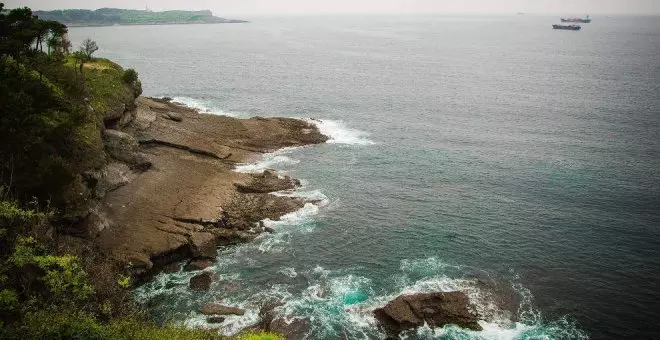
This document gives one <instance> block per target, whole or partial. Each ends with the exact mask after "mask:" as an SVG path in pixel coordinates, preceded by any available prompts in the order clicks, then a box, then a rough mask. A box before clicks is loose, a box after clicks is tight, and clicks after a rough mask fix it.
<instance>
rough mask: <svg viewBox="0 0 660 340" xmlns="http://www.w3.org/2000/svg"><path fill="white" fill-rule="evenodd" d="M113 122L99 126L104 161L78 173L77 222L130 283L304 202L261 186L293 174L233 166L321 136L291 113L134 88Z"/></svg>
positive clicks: (244, 238) (197, 264) (203, 257)
mask: <svg viewBox="0 0 660 340" xmlns="http://www.w3.org/2000/svg"><path fill="white" fill-rule="evenodd" d="M134 104H135V105H130V107H131V111H130V114H127V115H126V117H127V118H126V119H125V121H123V122H122V124H117V125H113V126H112V128H107V129H106V130H105V131H104V133H103V141H104V147H105V150H106V152H107V154H108V155H109V156H110V158H111V163H110V164H109V165H108V166H107V169H99V171H96V172H90V173H88V174H86V176H85V180H86V182H87V183H89V186H90V187H91V190H90V191H92V192H93V193H94V197H96V198H95V199H97V200H98V203H97V204H96V207H95V210H94V213H93V214H92V213H88V214H84V215H83V216H86V217H83V218H82V219H83V220H82V221H81V222H80V225H81V228H80V229H82V230H85V235H87V237H88V238H89V239H91V240H93V241H94V243H96V244H97V246H98V248H99V250H100V251H101V252H103V253H104V254H106V255H108V256H109V257H112V258H114V259H116V260H118V261H119V262H121V263H124V264H126V265H127V266H128V267H129V268H130V270H131V273H132V275H133V277H134V278H135V279H136V280H137V282H144V281H147V280H149V279H150V278H151V277H153V275H155V274H157V273H158V272H160V271H161V270H163V269H169V270H172V271H177V270H178V269H179V267H177V266H172V267H169V265H171V264H173V263H181V262H183V261H187V260H193V262H192V263H190V265H188V266H187V268H186V270H200V269H203V268H205V267H208V266H209V265H210V264H211V262H210V261H212V260H214V259H215V258H216V256H217V247H218V246H225V245H228V244H235V243H243V242H249V241H251V240H253V239H254V238H255V237H257V236H258V235H259V234H260V233H263V232H271V231H272V230H266V228H264V227H262V226H259V224H258V221H260V220H263V219H271V220H277V219H279V217H281V216H282V215H285V214H287V213H290V212H293V211H296V210H298V209H300V208H302V207H303V206H304V205H305V203H306V202H305V201H304V200H302V199H299V198H292V197H281V196H274V195H270V194H269V193H270V192H273V191H281V190H289V189H293V188H295V187H296V186H299V185H300V182H299V181H297V180H295V179H292V178H289V177H286V176H283V177H280V176H279V175H278V174H277V173H276V172H274V171H272V170H267V171H265V172H263V173H261V174H246V173H239V172H236V171H234V167H235V165H236V164H241V163H247V162H250V161H252V160H254V159H255V158H258V157H259V155H261V154H263V153H268V152H273V151H275V150H278V149H281V148H285V147H292V146H304V145H312V144H319V143H323V142H325V141H327V140H328V137H327V136H324V135H323V134H321V133H320V131H319V130H318V129H317V128H316V127H315V126H313V125H311V124H309V123H308V122H305V121H302V120H297V119H291V118H262V117H253V118H250V119H237V118H232V117H227V116H220V115H212V114H203V113H200V112H199V111H197V110H194V109H191V108H189V107H185V106H184V105H181V104H178V103H175V102H172V101H171V100H169V99H167V98H166V99H154V98H145V97H139V98H137V99H136V100H135V103H134Z"/></svg>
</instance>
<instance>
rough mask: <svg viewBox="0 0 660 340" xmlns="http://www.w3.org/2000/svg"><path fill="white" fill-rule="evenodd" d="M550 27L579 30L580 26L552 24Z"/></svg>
mask: <svg viewBox="0 0 660 340" xmlns="http://www.w3.org/2000/svg"><path fill="white" fill-rule="evenodd" d="M552 28H554V29H556V30H569V31H579V30H580V29H581V28H582V26H580V25H552Z"/></svg>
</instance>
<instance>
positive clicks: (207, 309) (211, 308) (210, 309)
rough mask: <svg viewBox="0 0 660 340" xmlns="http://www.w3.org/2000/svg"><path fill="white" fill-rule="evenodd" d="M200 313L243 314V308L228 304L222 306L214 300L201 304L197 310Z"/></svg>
mask: <svg viewBox="0 0 660 340" xmlns="http://www.w3.org/2000/svg"><path fill="white" fill-rule="evenodd" d="M199 312H200V313H202V314H204V315H243V314H245V310H243V309H240V308H236V307H229V306H224V305H221V304H219V303H216V302H209V303H207V304H205V305H203V306H202V308H201V309H200V310H199Z"/></svg>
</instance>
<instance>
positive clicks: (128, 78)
mask: <svg viewBox="0 0 660 340" xmlns="http://www.w3.org/2000/svg"><path fill="white" fill-rule="evenodd" d="M121 80H122V81H123V82H124V84H127V85H133V83H135V82H137V81H138V73H137V71H135V70H134V69H132V68H129V69H128V70H126V71H124V74H123V75H122V77H121Z"/></svg>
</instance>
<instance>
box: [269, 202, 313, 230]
mask: <svg viewBox="0 0 660 340" xmlns="http://www.w3.org/2000/svg"><path fill="white" fill-rule="evenodd" d="M318 212H319V207H318V206H317V205H316V204H312V203H305V205H304V206H303V207H302V208H300V209H298V210H296V211H294V212H290V213H288V214H286V215H283V216H281V217H280V219H279V221H273V220H270V219H265V220H264V223H265V224H266V225H267V226H271V227H277V226H281V225H296V224H299V223H301V222H303V221H308V220H310V219H311V218H312V217H313V216H314V215H316V214H318Z"/></svg>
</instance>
